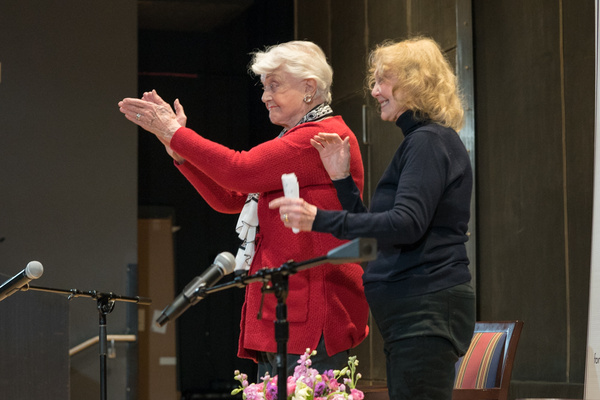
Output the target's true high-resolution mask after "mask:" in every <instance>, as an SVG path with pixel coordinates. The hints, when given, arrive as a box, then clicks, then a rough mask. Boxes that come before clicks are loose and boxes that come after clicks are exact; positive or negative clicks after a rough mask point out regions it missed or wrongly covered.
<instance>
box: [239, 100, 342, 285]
mask: <svg viewBox="0 0 600 400" xmlns="http://www.w3.org/2000/svg"><path fill="white" fill-rule="evenodd" d="M331 115H333V110H332V109H331V107H330V106H329V105H328V104H325V103H321V104H319V105H318V106H316V107H315V108H313V109H312V110H310V111H309V112H308V113H307V114H306V115H305V116H304V117H302V119H300V121H298V123H297V124H296V125H295V126H298V125H300V124H303V123H305V122H311V121H319V120H321V119H323V118H325V117H328V116H331ZM287 131H288V129H283V130H282V131H281V133H280V134H279V136H278V138H280V137H282V136H283V135H285V133H286V132H287ZM258 196H259V194H258V193H250V194H249V195H248V197H247V198H246V203H245V204H244V208H243V209H242V212H241V213H240V216H239V218H238V221H237V224H236V226H235V231H236V232H237V233H238V237H239V238H240V239H241V241H242V243H241V244H240V247H239V248H238V252H237V255H236V257H235V269H234V271H235V273H236V274H239V273H242V272H246V271H248V270H250V265H251V264H252V259H253V258H254V250H255V248H254V241H255V239H256V232H257V230H258Z"/></svg>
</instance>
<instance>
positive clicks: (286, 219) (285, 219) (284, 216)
mask: <svg viewBox="0 0 600 400" xmlns="http://www.w3.org/2000/svg"><path fill="white" fill-rule="evenodd" d="M283 220H284V221H285V222H286V223H288V222H290V220H289V219H288V215H287V214H283Z"/></svg>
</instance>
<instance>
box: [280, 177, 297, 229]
mask: <svg viewBox="0 0 600 400" xmlns="http://www.w3.org/2000/svg"><path fill="white" fill-rule="evenodd" d="M281 183H282V184H283V194H284V196H285V197H288V198H291V199H297V198H298V197H300V188H299V186H298V178H297V177H296V174H295V173H293V172H292V173H291V174H283V175H281ZM292 232H294V233H298V232H300V230H299V229H297V228H292Z"/></svg>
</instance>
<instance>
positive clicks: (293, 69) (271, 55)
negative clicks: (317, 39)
mask: <svg viewBox="0 0 600 400" xmlns="http://www.w3.org/2000/svg"><path fill="white" fill-rule="evenodd" d="M252 54H253V58H252V61H251V63H250V69H251V70H252V72H253V73H254V74H255V75H260V77H261V80H264V79H265V76H266V75H267V74H270V73H272V72H273V71H275V70H276V69H278V68H282V69H284V70H285V71H287V72H288V73H290V74H291V75H292V76H294V77H296V78H298V79H314V80H315V81H316V82H317V93H316V95H315V97H317V98H321V99H323V100H324V101H325V103H327V104H329V103H331V84H332V82H333V69H331V66H330V65H329V64H328V63H327V58H326V57H325V53H324V52H323V50H321V48H320V47H319V46H317V45H316V44H314V43H313V42H309V41H301V40H296V41H292V42H287V43H282V44H278V45H275V46H270V47H268V48H267V49H266V50H265V51H256V52H255V53H252Z"/></svg>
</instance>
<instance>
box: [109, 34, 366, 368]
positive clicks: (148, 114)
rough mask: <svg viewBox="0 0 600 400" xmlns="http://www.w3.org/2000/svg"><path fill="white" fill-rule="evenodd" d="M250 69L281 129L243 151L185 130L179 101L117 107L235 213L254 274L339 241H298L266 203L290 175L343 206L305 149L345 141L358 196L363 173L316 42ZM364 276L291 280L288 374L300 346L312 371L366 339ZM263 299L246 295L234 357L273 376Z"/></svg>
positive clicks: (221, 207)
mask: <svg viewBox="0 0 600 400" xmlns="http://www.w3.org/2000/svg"><path fill="white" fill-rule="evenodd" d="M251 69H252V71H253V72H254V74H256V75H258V76H260V79H261V82H262V84H263V88H264V91H263V95H262V101H263V103H264V104H265V106H266V108H267V110H268V112H269V118H270V120H271V122H272V123H273V124H275V125H279V126H281V127H283V130H282V131H281V133H280V134H279V136H278V137H277V138H274V139H272V140H269V141H267V142H265V143H262V144H260V145H258V146H256V147H254V148H252V149H250V150H249V151H235V150H232V149H229V148H227V147H225V146H222V145H220V144H218V143H215V142H212V141H210V140H208V139H205V138H204V137H202V136H201V132H195V131H193V130H192V129H189V128H186V127H185V122H186V117H185V114H184V111H183V107H182V106H181V104H179V102H178V101H176V102H175V104H174V106H175V107H174V108H175V111H173V110H172V109H171V107H170V106H169V105H168V104H167V103H165V102H164V101H163V100H162V99H161V98H160V97H159V96H158V94H156V92H155V91H152V92H149V93H145V94H144V96H143V97H142V99H133V98H126V99H123V101H121V102H120V103H119V107H120V111H121V112H122V113H123V114H125V117H126V118H127V119H129V120H130V121H132V122H134V123H136V124H137V125H139V126H141V127H142V128H144V129H145V130H147V131H149V132H151V133H153V134H155V135H156V137H157V138H158V139H159V140H160V141H161V142H162V143H163V144H164V145H165V146H166V148H167V151H168V153H169V154H170V155H171V156H172V157H173V158H174V160H175V164H176V166H177V168H178V169H179V170H180V171H181V173H182V174H184V175H185V177H186V178H187V179H188V181H189V182H190V183H191V184H192V185H194V187H195V188H196V190H197V191H198V192H199V193H200V195H202V197H203V198H204V199H205V200H206V201H207V202H208V203H209V204H210V205H211V207H213V208H214V209H215V210H217V211H220V212H223V213H241V215H240V222H239V223H238V225H239V226H238V228H239V231H240V232H241V236H242V239H244V245H243V248H244V249H245V252H244V251H242V252H240V253H238V257H237V261H238V265H237V266H236V269H244V268H248V273H250V274H253V273H255V272H256V271H258V270H259V269H261V268H274V267H279V266H280V265H282V264H284V263H285V262H287V261H289V260H291V259H293V260H298V261H302V260H307V259H310V258H314V257H319V256H322V255H324V254H326V253H327V252H328V251H329V250H331V249H332V248H334V247H337V246H339V245H341V244H343V243H344V242H343V241H341V240H339V239H336V238H334V237H333V236H332V235H329V234H326V233H318V232H300V233H297V234H296V233H294V232H292V231H291V230H289V229H287V228H285V227H284V226H283V225H282V224H281V221H280V217H279V213H278V212H277V210H270V209H269V207H268V204H269V201H271V200H273V199H276V198H278V197H280V196H282V195H283V191H282V180H281V176H282V175H283V174H288V173H294V174H295V175H296V177H297V179H298V183H299V187H300V193H299V194H300V197H302V198H304V199H306V200H307V201H309V202H310V203H312V204H315V205H317V206H318V207H319V208H322V209H341V205H340V202H339V200H338V198H337V195H336V191H335V188H334V187H333V185H332V182H331V179H330V178H329V175H328V174H327V172H326V171H325V169H324V167H323V165H322V163H321V160H320V158H319V153H318V152H317V151H315V149H314V148H313V147H312V146H311V144H310V139H311V138H312V137H313V136H315V135H316V134H318V133H319V132H338V133H339V134H340V136H341V137H342V138H346V137H348V138H349V140H350V143H351V144H352V146H351V151H352V161H351V171H352V177H353V179H354V181H355V182H356V185H357V187H358V188H360V190H361V192H362V188H363V178H364V175H363V166H362V159H361V155H360V151H359V146H358V142H357V140H356V137H355V136H354V134H353V133H352V131H351V130H350V128H348V126H347V125H346V124H345V122H344V121H343V120H342V118H341V117H340V116H334V115H333V111H332V109H331V107H330V106H329V104H330V102H331V84H332V76H333V72H332V70H331V67H330V66H329V64H328V63H327V60H326V58H325V54H324V53H323V51H322V50H321V49H320V48H319V47H318V46H317V45H315V44H314V43H311V42H306V41H293V42H288V43H283V44H280V45H277V46H272V47H270V48H268V49H266V50H265V51H259V52H256V53H255V54H254V57H253V60H252V64H251ZM255 200H257V201H255ZM256 225H258V226H257V227H256V228H254V227H255V226H256ZM244 227H245V228H244ZM248 227H250V229H247V228H248ZM362 272H363V271H362V268H361V267H360V265H358V264H344V265H331V264H324V265H321V266H318V267H314V268H310V269H307V270H304V271H302V272H299V273H297V274H295V275H293V276H291V277H290V280H289V295H288V297H287V307H288V318H287V319H288V322H289V340H288V352H289V354H290V356H289V357H288V375H290V374H291V373H292V372H293V368H294V366H295V365H296V361H297V360H298V358H299V355H301V354H303V353H304V352H305V350H306V349H307V348H310V349H317V355H316V356H314V357H312V358H311V359H312V360H313V366H314V367H315V368H318V369H320V370H324V369H330V368H332V369H339V368H342V367H343V366H344V365H345V363H346V361H347V357H348V350H349V349H350V348H352V347H354V346H356V345H358V344H359V343H360V342H361V341H362V340H363V339H364V338H365V337H366V335H367V333H368V327H367V318H368V306H367V303H366V300H365V297H364V293H363V286H362V280H361V276H362ZM261 297H262V293H261V284H260V283H253V284H250V285H249V286H248V287H247V288H246V300H245V303H244V306H243V309H242V321H241V335H240V339H239V350H238V356H240V357H244V358H252V359H254V360H255V361H257V362H258V363H259V376H262V375H263V374H264V373H265V372H267V371H268V372H270V373H271V375H274V374H276V373H277V371H275V370H274V368H275V367H276V362H275V355H276V351H277V345H276V342H275V338H274V327H273V321H274V320H275V318H276V316H275V306H276V299H275V297H274V296H272V295H265V296H264V303H262V310H261ZM259 311H261V314H262V318H260V319H258V318H257V315H258V314H259ZM292 355H295V356H292Z"/></svg>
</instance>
